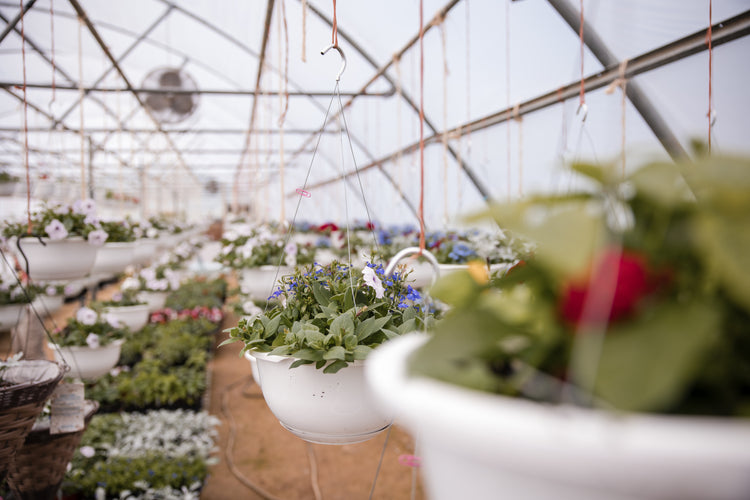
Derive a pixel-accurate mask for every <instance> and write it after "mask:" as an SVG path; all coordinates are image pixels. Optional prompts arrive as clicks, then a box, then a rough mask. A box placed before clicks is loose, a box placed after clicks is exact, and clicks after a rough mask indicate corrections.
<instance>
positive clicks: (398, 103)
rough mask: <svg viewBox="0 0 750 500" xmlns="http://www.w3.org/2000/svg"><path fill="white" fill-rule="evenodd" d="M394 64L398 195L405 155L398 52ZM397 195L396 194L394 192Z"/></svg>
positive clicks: (402, 183) (402, 181)
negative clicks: (402, 162) (402, 161)
mask: <svg viewBox="0 0 750 500" xmlns="http://www.w3.org/2000/svg"><path fill="white" fill-rule="evenodd" d="M393 66H394V69H395V70H396V137H398V139H397V141H398V143H397V146H398V154H397V155H396V175H397V182H398V191H399V192H398V193H397V194H398V195H401V186H403V185H404V178H403V168H402V165H401V159H402V157H403V152H402V151H403V147H402V143H401V139H402V137H403V133H402V132H403V130H402V124H401V100H402V99H401V98H402V75H401V57H400V56H399V55H398V54H394V56H393ZM394 196H396V194H394ZM396 200H397V199H396V198H394V203H393V204H394V206H395V204H396V203H397V201H396Z"/></svg>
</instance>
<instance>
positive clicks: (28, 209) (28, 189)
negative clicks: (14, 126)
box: [20, 0, 31, 234]
mask: <svg viewBox="0 0 750 500" xmlns="http://www.w3.org/2000/svg"><path fill="white" fill-rule="evenodd" d="M20 3H21V61H22V65H23V155H24V156H23V164H24V167H25V169H26V234H31V171H30V167H29V122H28V120H29V103H28V101H27V99H26V35H25V32H24V26H23V25H24V22H23V19H24V17H25V16H24V14H26V12H24V6H23V0H21V2H20Z"/></svg>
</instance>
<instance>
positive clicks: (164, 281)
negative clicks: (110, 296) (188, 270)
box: [120, 265, 180, 312]
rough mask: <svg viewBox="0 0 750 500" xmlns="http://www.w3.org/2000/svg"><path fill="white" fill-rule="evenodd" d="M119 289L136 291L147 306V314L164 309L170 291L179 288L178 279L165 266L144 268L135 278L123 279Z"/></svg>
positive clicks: (177, 276)
mask: <svg viewBox="0 0 750 500" xmlns="http://www.w3.org/2000/svg"><path fill="white" fill-rule="evenodd" d="M120 288H121V289H122V290H123V291H126V290H136V291H138V296H139V298H140V299H141V300H143V301H144V302H146V304H148V310H149V312H154V311H156V310H158V309H161V308H163V307H164V303H165V302H166V301H167V297H168V296H169V293H170V292H171V291H174V290H177V289H178V288H180V278H179V275H178V274H177V273H176V272H175V271H173V270H172V269H170V268H168V267H167V266H165V265H159V266H155V267H145V268H143V269H141V270H140V271H139V272H138V274H136V275H135V276H132V277H128V278H125V280H123V282H122V285H120Z"/></svg>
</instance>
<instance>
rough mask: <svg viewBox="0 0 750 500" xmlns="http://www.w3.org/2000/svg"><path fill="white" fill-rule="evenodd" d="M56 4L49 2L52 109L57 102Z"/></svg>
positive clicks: (52, 0) (51, 0)
mask: <svg viewBox="0 0 750 500" xmlns="http://www.w3.org/2000/svg"><path fill="white" fill-rule="evenodd" d="M54 5H55V2H54V0H49V32H50V63H51V64H52V100H51V101H50V102H49V104H50V108H51V107H52V103H53V102H55V73H56V70H55V8H54Z"/></svg>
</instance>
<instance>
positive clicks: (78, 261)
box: [20, 237, 99, 281]
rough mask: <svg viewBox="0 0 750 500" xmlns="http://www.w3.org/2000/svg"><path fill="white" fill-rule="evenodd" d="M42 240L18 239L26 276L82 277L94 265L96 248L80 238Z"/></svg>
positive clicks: (46, 278) (41, 278) (36, 278)
mask: <svg viewBox="0 0 750 500" xmlns="http://www.w3.org/2000/svg"><path fill="white" fill-rule="evenodd" d="M44 243H45V244H46V245H43V244H42V243H40V242H39V240H38V239H37V238H22V239H21V242H20V245H21V249H22V250H23V252H24V254H26V258H27V259H28V261H29V276H30V277H31V279H32V280H34V281H54V280H69V279H75V278H82V277H84V276H86V275H87V274H89V272H90V271H91V268H92V267H93V266H94V262H95V260H96V253H97V250H98V249H99V247H97V246H94V245H89V243H88V242H87V241H86V240H84V239H83V238H80V237H72V238H65V239H62V240H49V239H45V240H44ZM21 261H23V259H22V258H21ZM21 265H23V262H22V264H21Z"/></svg>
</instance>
